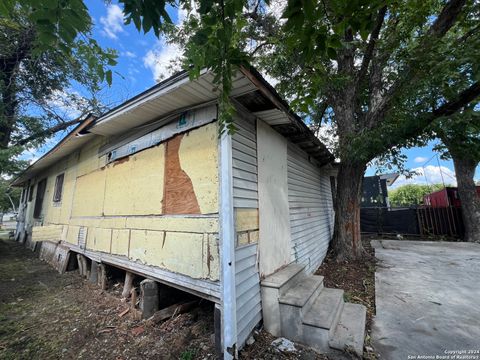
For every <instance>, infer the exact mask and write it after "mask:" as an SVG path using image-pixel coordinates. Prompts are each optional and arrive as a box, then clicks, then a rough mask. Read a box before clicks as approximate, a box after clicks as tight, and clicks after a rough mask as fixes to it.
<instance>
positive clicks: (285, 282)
mask: <svg viewBox="0 0 480 360" xmlns="http://www.w3.org/2000/svg"><path fill="white" fill-rule="evenodd" d="M304 268H305V266H304V265H299V264H290V265H288V266H287V267H285V268H283V269H281V270H279V271H277V272H276V273H274V274H272V275H270V276H268V277H266V278H265V279H264V280H263V281H262V284H261V285H262V307H263V322H264V326H265V329H266V330H267V331H268V332H270V333H271V334H273V335H275V336H283V337H286V338H288V339H290V340H292V341H296V342H299V343H302V344H305V345H308V346H311V347H313V348H315V349H317V350H318V351H320V352H324V353H328V352H330V351H332V349H334V350H347V349H348V350H349V351H354V352H355V353H356V354H358V355H359V356H362V354H363V341H364V337H365V321H366V313H367V312H366V308H365V306H363V305H359V304H350V303H345V302H344V301H343V290H340V289H329V288H325V287H323V276H318V275H307V274H306V273H305V271H304Z"/></svg>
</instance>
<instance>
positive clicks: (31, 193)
mask: <svg viewBox="0 0 480 360" xmlns="http://www.w3.org/2000/svg"><path fill="white" fill-rule="evenodd" d="M32 200H33V185H30V187H29V188H28V202H30V201H32Z"/></svg>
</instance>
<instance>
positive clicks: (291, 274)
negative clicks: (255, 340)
mask: <svg viewBox="0 0 480 360" xmlns="http://www.w3.org/2000/svg"><path fill="white" fill-rule="evenodd" d="M303 269H305V265H300V264H290V265H288V266H285V267H284V268H283V269H280V270H279V271H277V272H275V273H274V274H271V275H269V276H267V277H266V278H265V279H264V280H262V282H261V292H262V313H263V325H264V326H265V329H266V330H267V331H268V332H270V333H271V334H273V335H274V336H282V329H281V316H280V302H279V298H280V297H281V296H282V295H283V294H285V293H286V292H287V291H288V289H289V288H291V287H292V286H293V285H294V284H296V283H297V280H296V279H297V278H299V277H303V276H304V275H305V272H304V271H303Z"/></svg>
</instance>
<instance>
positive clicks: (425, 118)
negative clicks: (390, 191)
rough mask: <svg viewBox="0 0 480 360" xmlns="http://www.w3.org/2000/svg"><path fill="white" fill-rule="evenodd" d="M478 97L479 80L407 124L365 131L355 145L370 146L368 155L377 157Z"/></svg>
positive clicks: (479, 91) (413, 117)
mask: <svg viewBox="0 0 480 360" xmlns="http://www.w3.org/2000/svg"><path fill="white" fill-rule="evenodd" d="M478 97H480V83H479V82H478V81H477V82H475V83H474V84H472V85H471V86H470V87H468V88H467V89H465V90H464V91H462V92H461V93H460V94H458V95H457V96H456V98H455V99H453V100H451V101H449V102H446V103H445V104H443V105H442V106H440V107H439V108H437V109H436V110H433V111H431V112H428V113H425V114H423V115H420V116H412V118H411V120H410V121H407V122H405V125H404V126H402V127H398V126H385V127H378V128H376V129H375V130H374V131H373V132H372V131H367V132H365V133H364V134H363V135H362V136H360V137H358V138H357V139H356V140H355V145H354V147H356V146H358V147H362V146H369V147H368V149H365V152H366V153H368V154H369V155H368V157H370V158H371V159H373V158H375V157H377V156H378V155H379V153H381V152H382V151H383V149H389V148H392V147H394V146H401V145H402V142H405V141H407V140H409V139H412V138H414V137H416V136H418V135H420V134H421V133H422V131H424V129H425V128H426V127H427V126H429V125H430V124H432V123H433V122H434V121H435V120H437V119H439V118H441V117H445V116H450V115H453V114H455V113H456V112H458V111H459V110H461V109H462V108H464V107H465V106H467V105H468V104H470V103H471V102H472V101H474V100H475V99H477V98H478ZM365 137H366V138H372V137H375V138H376V139H378V141H377V142H375V143H374V145H372V142H371V141H370V142H369V141H366V140H365ZM366 144H368V145H366Z"/></svg>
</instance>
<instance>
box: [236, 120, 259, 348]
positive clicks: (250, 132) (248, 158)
mask: <svg viewBox="0 0 480 360" xmlns="http://www.w3.org/2000/svg"><path fill="white" fill-rule="evenodd" d="M235 126H236V128H237V131H236V132H235V134H234V135H233V139H232V148H233V149H232V160H233V161H232V164H233V165H232V167H233V169H232V170H233V204H234V207H235V208H250V209H258V185H257V132H256V124H255V121H251V120H247V119H245V118H243V117H236V119H235ZM257 251H258V245H257V244H250V245H245V246H240V247H237V248H236V249H235V289H236V290H235V291H236V299H237V304H236V305H237V346H238V348H241V347H242V346H243V345H244V344H245V341H246V340H247V338H248V336H249V335H250V333H251V332H252V330H253V329H254V327H255V326H256V325H257V324H258V323H259V322H260V320H261V319H262V304H261V301H262V299H261V294H260V277H259V273H258V265H257Z"/></svg>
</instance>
